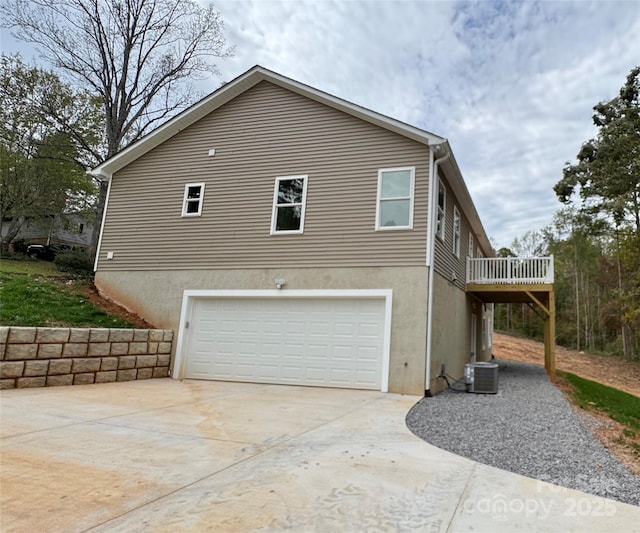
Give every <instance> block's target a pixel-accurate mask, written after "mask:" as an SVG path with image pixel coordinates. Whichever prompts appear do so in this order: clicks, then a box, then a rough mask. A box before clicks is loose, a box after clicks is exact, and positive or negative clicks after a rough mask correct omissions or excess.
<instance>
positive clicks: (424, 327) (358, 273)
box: [93, 66, 493, 394]
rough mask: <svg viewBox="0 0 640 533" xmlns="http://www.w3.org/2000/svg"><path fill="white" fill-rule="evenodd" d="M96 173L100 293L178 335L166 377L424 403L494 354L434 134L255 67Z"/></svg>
mask: <svg viewBox="0 0 640 533" xmlns="http://www.w3.org/2000/svg"><path fill="white" fill-rule="evenodd" d="M93 174H94V175H96V176H102V177H103V178H106V179H108V180H109V192H108V200H107V206H106V210H105V218H104V224H103V226H102V234H101V236H100V244H99V250H98V256H97V258H96V277H95V283H96V285H97V286H98V288H99V290H100V291H101V292H102V293H103V294H105V295H106V296H107V297H109V298H111V299H113V300H114V301H116V302H118V303H120V304H121V305H124V306H125V307H127V308H129V309H130V310H132V311H135V312H137V313H139V314H140V315H141V316H143V317H144V318H145V319H146V320H148V321H149V322H151V323H153V324H155V325H156V326H157V327H162V328H173V329H175V330H177V331H178V340H177V343H176V353H175V354H174V355H175V357H174V361H173V370H172V376H173V377H174V378H195V379H215V380H230V381H251V382H262V383H284V384H301V385H321V386H332V387H349V388H367V389H377V390H383V391H387V390H388V391H391V392H397V393H406V394H424V393H425V391H427V392H435V391H437V390H439V389H440V388H441V387H442V385H443V380H442V379H438V377H437V376H438V375H439V373H440V371H441V368H442V365H445V367H446V372H447V373H448V374H450V375H453V376H456V377H459V376H462V375H463V372H464V365H465V363H468V362H469V361H471V360H474V359H476V360H478V361H480V360H486V359H488V358H489V357H490V355H491V331H492V323H491V320H492V311H493V306H492V305H491V304H486V303H483V302H482V301H480V300H479V299H478V298H476V297H473V296H472V295H471V294H468V293H467V292H466V290H465V278H466V258H467V255H473V256H484V257H490V256H492V255H493V250H492V247H491V245H490V243H489V240H488V239H487V236H486V234H485V231H484V229H483V227H482V224H481V222H480V219H479V217H478V214H477V212H476V209H475V207H474V205H473V202H472V200H471V197H470V195H469V192H468V190H467V187H466V186H465V183H464V181H463V179H462V176H461V174H460V170H459V168H458V166H457V164H456V161H455V158H454V156H453V154H452V152H451V148H450V146H449V143H448V142H447V140H446V139H444V138H442V137H439V136H437V135H433V134H431V133H429V132H426V131H423V130H421V129H418V128H415V127H413V126H410V125H407V124H405V123H402V122H399V121H397V120H394V119H391V118H388V117H385V116H382V115H380V114H377V113H374V112H373V111H370V110H368V109H365V108H362V107H359V106H357V105H354V104H351V103H349V102H346V101H344V100H341V99H339V98H336V97H334V96H331V95H329V94H326V93H323V92H321V91H318V90H316V89H314V88H312V87H309V86H306V85H303V84H301V83H298V82H296V81H293V80H291V79H288V78H285V77H283V76H281V75H279V74H276V73H274V72H271V71H269V70H266V69H264V68H262V67H259V66H256V67H254V68H252V69H250V70H249V71H247V72H246V73H244V74H243V75H241V76H240V77H238V78H236V79H235V80H233V81H231V82H230V83H227V84H226V85H224V86H223V87H221V88H220V89H218V90H217V91H216V92H214V93H213V94H211V95H210V96H208V97H207V98H205V99H203V100H202V101H200V102H199V103H197V104H195V105H194V106H193V107H191V108H190V109H188V110H187V111H185V112H183V113H182V114H180V115H178V116H177V117H175V118H173V119H172V120H170V121H169V122H167V123H166V124H165V125H163V126H162V127H160V128H158V129H157V130H155V131H154V132H152V133H151V134H149V135H147V136H146V137H145V138H143V139H142V140H141V141H139V142H138V143H136V144H134V145H132V146H130V147H129V148H127V149H125V150H123V151H122V152H120V153H119V154H117V155H116V156H114V157H113V158H111V159H110V160H108V161H106V162H105V163H103V164H102V165H100V166H99V167H97V168H96V169H94V171H93Z"/></svg>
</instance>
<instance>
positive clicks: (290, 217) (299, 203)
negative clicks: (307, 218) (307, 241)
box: [271, 176, 308, 235]
mask: <svg viewBox="0 0 640 533" xmlns="http://www.w3.org/2000/svg"><path fill="white" fill-rule="evenodd" d="M307 179H308V176H283V177H279V178H276V186H275V190H274V192H273V212H272V215H271V234H272V235H273V234H276V233H278V234H280V233H302V232H303V229H304V211H305V204H306V200H307Z"/></svg>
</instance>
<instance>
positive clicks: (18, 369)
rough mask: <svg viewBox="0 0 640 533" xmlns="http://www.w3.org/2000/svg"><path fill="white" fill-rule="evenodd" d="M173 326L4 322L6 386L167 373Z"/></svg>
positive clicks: (0, 384) (0, 346) (2, 373)
mask: <svg viewBox="0 0 640 533" xmlns="http://www.w3.org/2000/svg"><path fill="white" fill-rule="evenodd" d="M172 345H173V331H172V330H162V329H150V330H148V329H107V328H87V329H85V328H25V327H6V326H5V327H0V388H2V389H14V388H28V387H51V386H56V385H86V384H89V383H108V382H113V381H132V380H136V379H149V378H165V377H167V376H168V374H169V364H170V362H171V348H172Z"/></svg>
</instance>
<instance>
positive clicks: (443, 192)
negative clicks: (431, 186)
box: [436, 180, 447, 241]
mask: <svg viewBox="0 0 640 533" xmlns="http://www.w3.org/2000/svg"><path fill="white" fill-rule="evenodd" d="M446 213H447V189H445V187H444V183H442V180H438V218H437V222H436V236H437V237H438V238H439V239H440V240H441V241H444V235H445V233H444V227H445V215H446Z"/></svg>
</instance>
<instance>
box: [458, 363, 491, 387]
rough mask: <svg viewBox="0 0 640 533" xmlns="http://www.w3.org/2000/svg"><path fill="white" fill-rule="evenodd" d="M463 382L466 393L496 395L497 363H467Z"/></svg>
mask: <svg viewBox="0 0 640 533" xmlns="http://www.w3.org/2000/svg"><path fill="white" fill-rule="evenodd" d="M464 382H465V384H466V386H467V392H475V393H480V394H497V393H498V363H489V362H482V363H469V364H466V365H465V366H464Z"/></svg>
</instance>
